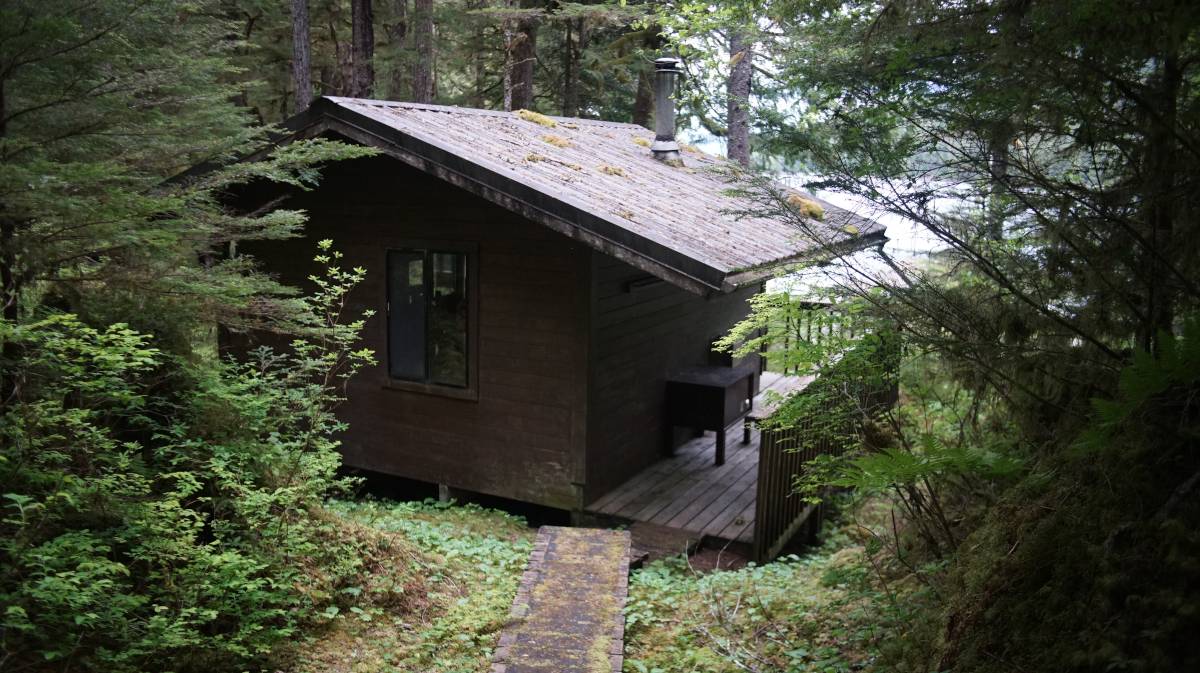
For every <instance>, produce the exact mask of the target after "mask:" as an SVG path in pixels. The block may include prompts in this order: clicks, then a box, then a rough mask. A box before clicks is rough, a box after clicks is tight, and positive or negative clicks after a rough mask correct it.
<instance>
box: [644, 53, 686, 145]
mask: <svg viewBox="0 0 1200 673" xmlns="http://www.w3.org/2000/svg"><path fill="white" fill-rule="evenodd" d="M678 76H679V59H677V58H674V57H671V56H664V57H663V58H660V59H656V60H655V61H654V144H653V145H651V146H650V153H651V154H653V155H654V158H655V159H658V160H659V161H667V162H677V161H679V160H680V159H679V143H677V142H675V79H676V78H677V77H678Z"/></svg>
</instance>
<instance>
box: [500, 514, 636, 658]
mask: <svg viewBox="0 0 1200 673" xmlns="http://www.w3.org/2000/svg"><path fill="white" fill-rule="evenodd" d="M629 539H630V537H629V532H628V531H615V530H605V529H599V528H563V527H560V526H542V527H541V528H539V529H538V534H537V540H536V541H535V542H534V545H533V551H532V552H531V553H530V555H529V562H528V564H527V565H526V567H525V574H524V575H522V576H521V585H520V587H518V589H517V596H516V598H515V599H513V604H512V609H511V610H510V611H509V617H510V619H511V620H512V621H511V622H510V623H509V625H508V626H507V627H505V629H504V631H503V632H502V633H501V634H500V644H499V646H498V647H497V648H496V652H495V653H494V655H493V657H492V661H493V663H492V668H491V671H492V673H607V672H609V671H611V673H620V671H621V666H622V664H623V658H624V647H625V615H624V612H623V611H624V609H625V597H626V595H627V593H628V590H629Z"/></svg>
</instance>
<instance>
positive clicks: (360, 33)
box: [350, 0, 375, 98]
mask: <svg viewBox="0 0 1200 673" xmlns="http://www.w3.org/2000/svg"><path fill="white" fill-rule="evenodd" d="M350 31H351V32H350V42H351V60H352V61H353V65H354V73H353V76H352V78H351V84H350V95H351V96H356V97H359V98H370V97H371V95H372V94H373V93H374V89H375V15H374V12H373V11H372V8H371V0H350Z"/></svg>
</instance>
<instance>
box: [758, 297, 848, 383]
mask: <svg viewBox="0 0 1200 673" xmlns="http://www.w3.org/2000/svg"><path fill="white" fill-rule="evenodd" d="M771 332H772V336H771V337H770V338H771V340H772V345H771V346H768V347H767V348H766V349H764V355H768V352H769V350H770V348H771V347H773V346H778V347H779V348H780V349H781V350H782V352H785V353H786V352H788V351H789V350H790V349H791V348H793V347H794V346H795V345H797V344H799V343H801V342H808V343H810V344H814V345H823V344H826V343H827V342H828V341H829V340H830V339H832V338H834V337H838V338H846V339H853V338H854V337H855V332H854V325H853V323H852V321H850V320H849V319H845V316H844V314H843V313H842V311H841V310H840V309H839V308H838V307H837V306H836V305H834V304H830V303H828V302H820V301H804V300H796V299H792V300H791V305H790V306H789V308H788V310H786V311H783V312H782V315H781V317H779V318H777V319H776V322H775V323H774V324H773V325H772V328H771ZM768 357H770V356H769V355H768ZM774 369H776V370H778V371H779V372H780V373H782V374H799V373H801V370H800V365H799V364H798V363H794V364H790V365H789V364H788V363H787V362H784V363H783V365H782V366H781V367H778V368H774Z"/></svg>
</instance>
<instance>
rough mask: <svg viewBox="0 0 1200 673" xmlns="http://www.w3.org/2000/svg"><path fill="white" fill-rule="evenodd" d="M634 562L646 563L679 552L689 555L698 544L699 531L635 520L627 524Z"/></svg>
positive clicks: (678, 553)
mask: <svg viewBox="0 0 1200 673" xmlns="http://www.w3.org/2000/svg"><path fill="white" fill-rule="evenodd" d="M629 534H630V536H631V537H632V545H633V551H632V552H631V556H632V557H633V559H634V560H635V562H644V563H648V562H650V561H657V560H659V559H664V558H671V557H673V556H679V555H680V554H683V555H686V556H691V555H692V554H693V553H694V552H695V551H696V548H697V547H699V546H700V538H701V537H702V536H701V535H700V533H693V532H692V531H688V530H681V529H679V528H671V527H669V526H661V525H659V524H656V523H647V522H645V521H636V522H634V523H633V524H632V525H630V526H629Z"/></svg>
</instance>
